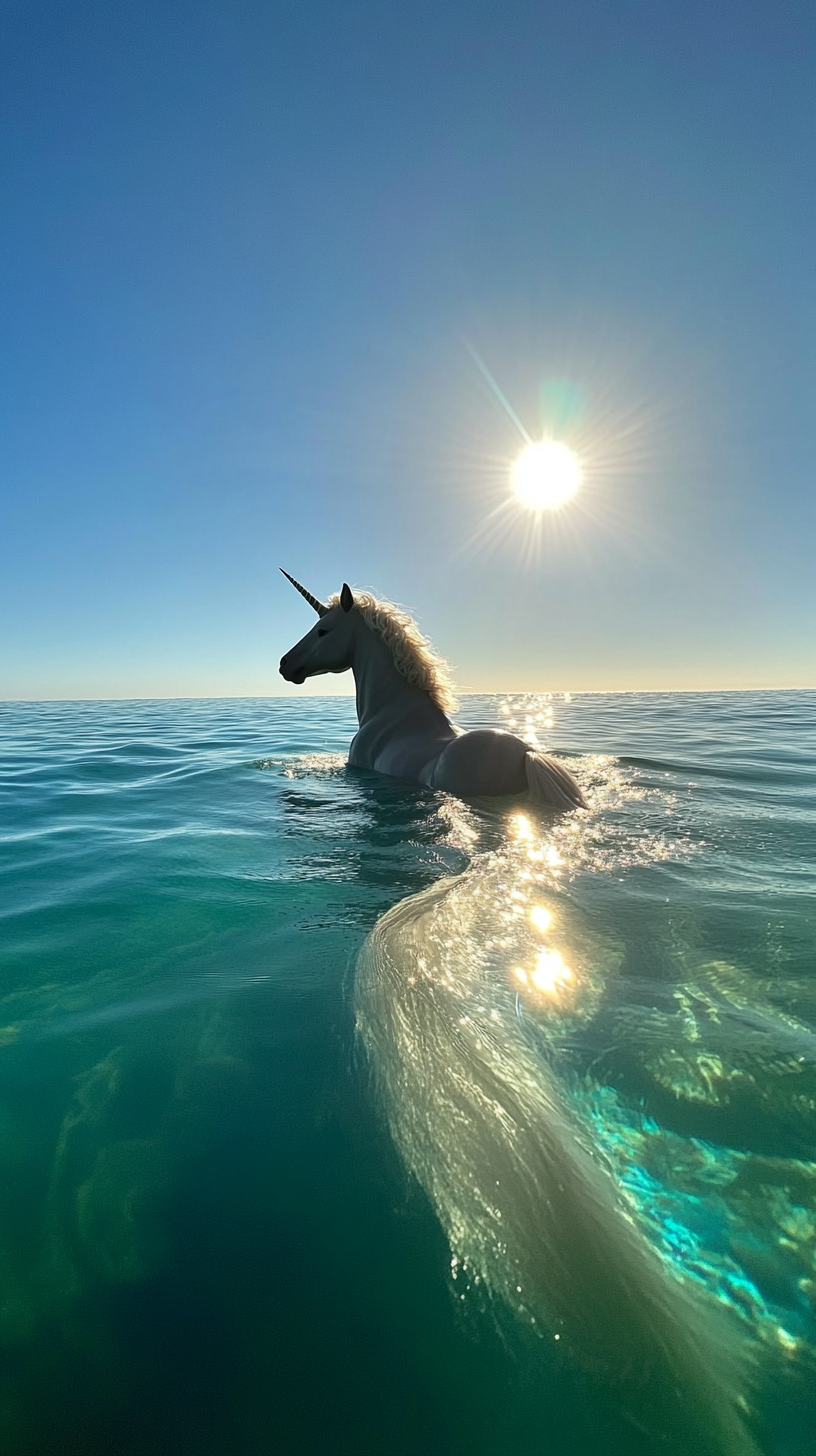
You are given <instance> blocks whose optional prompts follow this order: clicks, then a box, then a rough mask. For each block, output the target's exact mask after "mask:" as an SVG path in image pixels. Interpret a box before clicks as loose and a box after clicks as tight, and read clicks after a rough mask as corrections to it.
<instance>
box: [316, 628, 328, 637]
mask: <svg viewBox="0 0 816 1456" xmlns="http://www.w3.org/2000/svg"><path fill="white" fill-rule="evenodd" d="M328 630H329V629H328V627H318V629H317V635H318V637H325V636H326V634H327V632H328Z"/></svg>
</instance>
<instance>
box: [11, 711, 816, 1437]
mask: <svg viewBox="0 0 816 1456" xmlns="http://www.w3.org/2000/svg"><path fill="white" fill-rule="evenodd" d="M458 721H459V722H460V723H461V724H462V725H463V726H464V727H477V726H501V725H509V726H511V727H514V729H515V731H517V732H519V733H521V734H522V736H526V737H528V738H529V737H533V738H534V740H535V741H536V742H538V743H540V744H541V745H542V746H543V747H545V748H546V749H547V750H548V751H551V752H554V753H556V754H559V755H563V757H564V760H565V761H566V762H567V763H568V764H569V766H570V768H571V769H572V770H573V771H574V772H575V773H576V776H577V777H578V778H579V780H580V782H581V783H582V786H583V787H584V791H585V794H586V797H587V800H588V803H589V808H588V810H587V811H586V812H582V813H579V814H577V815H572V816H566V817H564V818H561V819H558V818H556V817H553V816H549V817H548V816H547V815H546V814H541V815H538V816H536V815H534V814H533V813H532V812H531V811H529V810H525V809H524V808H523V806H522V807H521V808H520V807H519V805H518V804H512V803H505V802H500V803H494V804H489V803H487V804H481V805H470V806H468V805H463V804H461V803H459V802H458V801H455V800H451V799H449V798H446V796H444V795H440V794H436V793H433V792H431V791H429V790H425V789H423V788H420V787H418V786H414V785H411V784H408V783H402V782H400V781H397V780H391V779H386V778H382V777H379V776H377V775H373V774H368V773H364V772H360V771H353V770H348V769H346V767H345V752H346V750H347V747H348V743H349V741H350V738H351V736H352V734H353V732H354V730H355V726H356V724H355V719H354V704H353V700H352V699H350V698H349V699H345V698H343V699H338V698H323V699H320V698H304V699H302V700H300V701H298V700H297V699H294V698H290V699H275V698H270V699H252V700H249V699H247V700H221V699H219V700H208V701H204V700H201V701H196V700H182V701H145V702H130V701H128V702H77V703H63V702H48V703H5V704H2V705H0V776H1V784H0V791H1V792H2V799H1V800H0V803H1V804H2V818H0V887H1V889H2V893H1V894H0V955H1V956H2V968H1V969H0V997H1V998H2V999H1V1000H0V1351H1V1352H2V1353H1V1357H0V1451H2V1453H4V1456H5V1453H8V1456H92V1453H93V1456H97V1453H99V1456H103V1453H104V1456H119V1453H121V1456H170V1453H172V1456H271V1453H276V1456H277V1453H280V1456H290V1453H291V1456H301V1453H302V1456H504V1453H512V1456H544V1453H551V1456H590V1453H592V1456H624V1453H625V1456H658V1453H659V1452H666V1451H669V1450H671V1451H672V1452H675V1451H678V1450H680V1451H682V1450H683V1449H685V1448H684V1447H683V1438H681V1437H676V1435H675V1434H673V1431H672V1430H670V1429H669V1426H671V1425H672V1421H671V1420H670V1419H668V1418H667V1417H666V1409H668V1406H667V1405H666V1401H669V1404H670V1402H671V1400H674V1399H675V1398H677V1399H682V1400H686V1399H688V1401H689V1402H690V1404H691V1405H693V1404H694V1402H695V1401H696V1396H695V1394H694V1392H693V1391H686V1392H681V1395H680V1396H677V1394H676V1391H674V1392H671V1391H670V1392H669V1395H668V1396H667V1395H666V1393H665V1390H664V1388H663V1386H661V1385H660V1380H659V1379H658V1376H655V1377H654V1379H653V1378H652V1376H651V1375H650V1374H648V1373H644V1374H643V1376H642V1378H640V1376H639V1374H638V1370H639V1365H638V1361H640V1360H642V1359H643V1358H644V1357H643V1356H642V1355H641V1356H638V1357H637V1359H635V1357H634V1355H633V1356H632V1358H631V1359H629V1360H628V1367H632V1366H637V1367H638V1368H635V1369H634V1372H633V1369H632V1368H628V1367H627V1369H626V1370H624V1371H623V1373H621V1370H616V1371H614V1372H613V1373H612V1374H610V1371H611V1367H612V1366H613V1365H614V1363H615V1362H614V1358H613V1357H612V1356H610V1353H609V1346H610V1344H614V1345H617V1346H619V1347H620V1348H624V1347H626V1346H627V1341H628V1339H629V1335H630V1330H629V1326H630V1325H633V1324H636V1323H637V1321H638V1320H639V1319H640V1304H639V1303H638V1300H639V1293H638V1288H639V1285H638V1281H639V1280H640V1279H641V1278H642V1279H643V1280H644V1281H646V1282H648V1281H649V1280H651V1281H652V1282H653V1284H654V1287H655V1288H657V1287H658V1285H659V1288H660V1290H661V1291H662V1292H661V1293H660V1294H659V1295H656V1296H654V1299H653V1305H654V1307H655V1308H657V1306H660V1308H659V1313H658V1315H656V1316H655V1318H663V1317H664V1308H663V1304H664V1302H665V1311H668V1313H666V1314H665V1318H666V1320H667V1321H673V1320H675V1321H680V1322H682V1320H684V1319H686V1318H688V1319H689V1320H699V1322H700V1324H699V1327H700V1329H702V1328H703V1327H705V1330H706V1332H707V1333H706V1335H705V1338H706V1339H708V1332H709V1331H710V1330H713V1331H715V1337H714V1342H713V1345H712V1348H715V1347H716V1346H717V1342H718V1340H719V1341H721V1345H722V1348H725V1347H726V1346H729V1347H730V1346H731V1345H733V1347H734V1349H735V1350H737V1351H738V1352H739V1353H738V1355H737V1356H736V1357H735V1361H736V1364H735V1367H734V1368H737V1366H738V1372H737V1374H736V1375H735V1374H734V1373H733V1371H732V1369H731V1366H730V1365H729V1366H728V1367H727V1368H726V1367H725V1366H724V1367H723V1371H722V1372H720V1371H719V1369H713V1365H712V1369H713V1376H712V1380H713V1384H714V1385H716V1384H717V1382H719V1381H722V1382H727V1381H731V1382H732V1384H733V1385H734V1388H735V1389H737V1387H739V1390H738V1400H739V1401H741V1402H742V1403H743V1404H742V1405H741V1406H740V1409H743V1410H745V1411H746V1412H749V1414H746V1415H745V1418H744V1430H745V1431H746V1432H750V1434H749V1435H745V1438H744V1441H745V1444H743V1437H742V1436H741V1435H739V1434H734V1432H733V1431H732V1432H731V1433H730V1434H729V1431H728V1429H726V1427H723V1431H724V1434H718V1433H717V1432H716V1431H715V1432H714V1434H713V1435H711V1437H710V1445H709V1446H706V1448H705V1449H706V1451H708V1450H711V1451H712V1452H715V1453H716V1452H719V1453H720V1456H728V1453H732V1456H734V1453H736V1452H737V1451H738V1450H739V1451H740V1452H742V1451H748V1450H757V1451H764V1452H766V1453H768V1456H812V1453H813V1452H814V1451H816V1435H814V1432H816V1400H814V1392H816V1379H814V1373H816V1372H815V1369H814V1367H815V1366H816V1361H814V1355H815V1354H816V1327H815V1325H814V1292H815V1291H816V1265H815V1264H814V1258H815V1257H816V1149H815V1148H814V1144H815V1143H816V955H814V942H815V939H816V897H815V893H814V892H816V854H814V851H815V850H816V693H814V692H807V691H800V692H765V693H759V692H757V693H722V694H715V693H701V694H581V695H576V696H574V697H572V698H569V697H568V696H566V697H565V696H564V695H562V694H553V695H547V694H543V695H523V696H515V697H509V698H508V697H499V696H497V697H494V696H471V697H467V698H466V699H464V702H463V706H462V710H461V712H460V714H459V715H458ZM411 897H418V898H416V899H413V898H411ZM394 907H401V908H398V909H395V908H394ZM388 912H392V913H391V914H390V915H389V916H388V918H387V919H386V920H383V919H382V917H383V916H386V915H387V913H388ZM375 926H376V927H378V928H377V930H376V931H374V928H375ZM372 931H374V937H373V939H372V938H370V937H371V932H372ZM367 938H368V939H367ZM361 952H362V956H361ZM499 1169H501V1172H500V1173H499ZM553 1170H554V1171H553ZM494 1173H495V1174H496V1175H497V1176H496V1177H495V1178H494V1177H493V1175H494ZM550 1180H552V1181H550ZM493 1183H495V1187H496V1190H497V1191H496V1192H495V1195H494V1194H493V1193H491V1192H490V1191H489V1190H488V1184H490V1185H491V1187H492V1185H493ZM565 1187H566V1188H567V1193H568V1194H569V1196H570V1197H572V1199H573V1203H572V1205H571V1206H570V1210H568V1211H567V1212H565V1211H564V1210H565V1206H564V1205H563V1204H562V1203H559V1197H558V1195H559V1193H560V1194H563V1195H564V1197H565V1198H566V1197H567V1193H564V1189H565ZM582 1189H583V1190H587V1189H588V1190H590V1192H588V1193H586V1194H584V1193H581V1192H580V1190H582ZM576 1190H578V1191H576ZM582 1198H585V1199H586V1200H587V1201H589V1202H590V1203H591V1204H592V1217H593V1219H594V1220H595V1222H594V1224H593V1225H592V1230H594V1232H593V1231H590V1233H585V1232H584V1231H583V1227H581V1228H579V1227H578V1225H580V1224H581V1220H582V1217H583V1213H582V1206H581V1199H582ZM576 1200H577V1201H576ZM581 1239H584V1244H583V1245H581V1242H580V1241H581ZM598 1240H600V1243H598ZM601 1244H602V1245H603V1248H604V1250H606V1252H605V1253H604V1255H603V1258H601V1257H600V1254H599V1252H598V1250H599V1248H600V1246H601ZM624 1245H626V1247H627V1249H628V1250H629V1253H627V1254H625V1255H624V1254H623V1253H621V1259H622V1260H624V1262H625V1259H626V1258H629V1259H631V1260H632V1261H634V1262H633V1263H631V1264H630V1265H626V1268H631V1269H634V1270H635V1273H634V1274H629V1275H627V1276H626V1278H625V1279H624V1280H623V1283H625V1284H626V1289H627V1293H626V1299H627V1300H629V1301H630V1302H629V1303H626V1302H624V1303H623V1304H621V1302H620V1300H616V1299H613V1298H612V1296H609V1297H608V1300H607V1303H604V1300H606V1299H607V1296H608V1288H607V1284H606V1283H605V1282H604V1281H605V1279H606V1274H607V1272H608V1268H609V1266H610V1264H611V1263H614V1261H615V1259H616V1257H617V1253H616V1250H617V1249H618V1248H619V1247H620V1249H623V1247H624ZM593 1259H595V1260H596V1262H597V1269H596V1270H594V1272H593V1267H594V1266H593V1264H592V1260H593ZM622 1267H623V1265H622ZM520 1271H523V1272H520ZM638 1271H640V1272H638ZM621 1277H622V1279H623V1276H621ZM517 1280H518V1282H517ZM621 1287H623V1285H621ZM604 1291H606V1293H604ZM651 1297H652V1296H650V1298H651ZM655 1300H656V1301H657V1303H656V1304H655ZM672 1311H675V1313H672ZM676 1311H679V1313H676ZM688 1311H693V1313H688ZM709 1321H710V1324H709ZM667 1327H668V1326H667ZM650 1328H651V1327H650ZM638 1338H640V1336H638ZM701 1338H702V1337H701ZM667 1340H668V1343H671V1339H670V1338H669V1337H668V1336H667ZM632 1341H633V1343H632V1349H633V1350H635V1349H636V1348H640V1347H639V1346H638V1345H637V1340H636V1339H635V1336H634V1335H632ZM655 1344H656V1345H660V1346H661V1348H662V1341H661V1340H660V1339H658V1340H657V1341H656V1342H655ZM613 1354H614V1352H613ZM627 1358H628V1357H627ZM645 1358H646V1363H647V1364H648V1360H649V1359H651V1356H650V1355H648V1356H647V1357H645ZM655 1358H656V1359H657V1358H658V1357H657V1356H656V1357H655ZM714 1364H716V1361H714ZM709 1365H711V1362H709ZM689 1368H691V1367H689ZM644 1370H645V1366H644ZM708 1375H711V1370H709V1371H708V1373H707V1375H706V1378H708ZM661 1378H662V1377H661ZM684 1378H685V1377H684ZM697 1378H698V1376H697V1375H696V1374H691V1375H689V1376H688V1377H687V1379H688V1380H689V1381H691V1382H693V1381H694V1380H696V1379H697ZM702 1378H703V1377H702V1376H700V1379H702ZM677 1383H678V1382H677V1381H675V1384H677ZM680 1383H681V1384H682V1381H681V1382H680ZM669 1384H671V1381H670V1382H669ZM661 1392H662V1393H661ZM708 1398H709V1397H708V1396H706V1399H708ZM710 1398H711V1399H712V1400H716V1398H717V1397H716V1392H715V1393H714V1394H713V1395H711V1397H710ZM700 1399H701V1402H702V1404H701V1406H700V1408H701V1409H703V1408H704V1401H703V1398H702V1396H701V1398H700ZM661 1402H663V1404H662V1405H661ZM742 1420H743V1418H742V1416H740V1421H742ZM667 1421H668V1424H667ZM713 1429H714V1427H713V1426H712V1430H713ZM706 1439H708V1438H706ZM754 1443H755V1444H754ZM687 1449H688V1456H697V1449H700V1448H695V1451H694V1452H692V1449H691V1448H690V1447H688V1448H687Z"/></svg>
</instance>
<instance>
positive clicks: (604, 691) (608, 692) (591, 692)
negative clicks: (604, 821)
mask: <svg viewBox="0 0 816 1456" xmlns="http://www.w3.org/2000/svg"><path fill="white" fill-rule="evenodd" d="M812 692H816V683H794V684H790V685H786V686H784V687H779V686H776V687H756V686H755V685H754V686H752V687H727V688H714V687H704V688H640V687H638V688H500V689H495V688H494V689H486V688H462V689H460V691H459V693H458V697H460V698H522V697H544V696H546V694H547V693H549V694H551V695H552V694H556V695H559V696H564V695H569V697H571V698H589V697H612V696H618V697H631V696H634V695H635V694H638V695H641V696H649V695H652V696H658V695H661V694H666V695H672V694H677V695H679V694H681V693H694V694H698V695H702V694H704V693H812ZM354 696H355V695H354V693H353V692H348V693H345V692H344V693H303V694H302V695H301V696H300V697H298V696H297V695H296V694H294V693H174V694H165V695H151V694H144V693H141V694H134V695H133V696H117V697H55V698H4V697H0V704H4V703H9V704H12V703H209V702H222V703H241V702H267V701H270V702H292V703H298V702H301V703H302V702H316V701H320V702H329V701H332V702H333V701H336V700H337V699H344V698H348V699H350V700H353V699H354Z"/></svg>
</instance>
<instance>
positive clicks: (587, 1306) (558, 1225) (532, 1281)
mask: <svg viewBox="0 0 816 1456" xmlns="http://www.w3.org/2000/svg"><path fill="white" fill-rule="evenodd" d="M511 826H512V828H513V830H514V837H513V840H512V841H511V842H510V843H509V844H508V845H507V846H505V847H504V848H503V849H500V850H498V851H495V852H493V853H489V854H485V855H482V856H480V857H479V858H477V859H476V860H475V862H474V864H473V865H472V867H471V869H469V870H468V871H466V872H465V873H464V874H463V875H461V876H459V877H457V878H456V879H451V880H446V881H444V882H442V883H441V884H438V885H436V886H434V887H432V888H431V889H429V890H426V891H424V892H422V893H421V894H419V895H415V896H413V897H411V898H410V899H408V900H405V901H403V902H402V903H401V904H399V905H398V906H396V907H395V908H394V909H393V910H391V911H389V913H388V914H386V915H385V916H383V917H382V919H381V920H380V921H379V922H378V923H377V925H376V926H375V928H374V930H373V931H372V932H371V934H370V935H369V937H368V939H367V941H366V943H365V945H364V947H363V949H362V952H361V954H360V958H359V962H358V967H357V976H356V987H355V1002H356V1017H357V1028H358V1033H359V1036H360V1038H361V1040H362V1043H363V1045H364V1047H365V1050H366V1053H367V1056H368V1060H369V1063H370V1066H371V1069H372V1073H373V1078H374V1083H375V1088H376V1093H377V1096H378V1100H379V1102H380V1105H381V1107H382V1110H383V1113H384V1116H385V1118H386V1121H387V1123H388V1126H389V1128H390V1131H391V1134H392V1136H393V1138H394V1141H395V1143H396V1146H397V1148H398V1149H399V1151H400V1154H401V1156H402V1158H403V1160H404V1162H405V1164H406V1166H407V1168H408V1169H409V1170H410V1172H411V1173H412V1174H413V1175H414V1176H415V1177H416V1178H417V1179H418V1181H419V1182H420V1184H421V1185H422V1186H423V1187H424V1189H425V1190H426V1192H427V1194H428V1196H429V1198H430V1200H431V1202H432V1204H433V1206H434V1208H435V1209H436V1212H437V1214H438V1217H439V1219H440V1221H441V1223H442V1225H443V1227H444V1229H445V1232H446V1234H447V1237H448V1240H449V1243H450V1247H451V1255H452V1268H453V1271H454V1273H455V1274H458V1275H459V1276H460V1277H462V1276H464V1278H465V1279H467V1280H470V1281H471V1282H473V1283H479V1284H481V1285H482V1286H483V1287H484V1288H485V1289H486V1290H487V1291H488V1293H489V1295H490V1296H491V1297H493V1298H494V1299H497V1300H499V1301H500V1302H501V1303H502V1304H503V1305H504V1306H506V1307H508V1308H510V1309H513V1310H515V1312H516V1318H517V1319H518V1320H519V1321H521V1322H523V1323H524V1324H525V1325H527V1327H528V1328H534V1329H535V1330H536V1331H538V1332H539V1333H540V1334H541V1336H542V1338H544V1339H549V1340H557V1341H558V1342H559V1349H560V1350H561V1351H562V1352H564V1354H566V1356H567V1357H568V1358H569V1359H570V1360H571V1361H572V1362H574V1364H575V1365H576V1366H578V1367H580V1368H582V1369H584V1370H585V1371H588V1372H590V1374H591V1376H592V1378H593V1379H597V1380H599V1381H601V1382H603V1383H605V1384H607V1385H611V1386H613V1387H614V1388H615V1392H616V1401H617V1403H618V1404H619V1406H620V1409H621V1412H622V1414H623V1415H624V1416H625V1417H626V1418H628V1419H629V1420H630V1421H631V1422H632V1423H633V1424H634V1425H635V1426H636V1427H637V1428H638V1429H639V1430H640V1431H641V1432H643V1433H645V1434H646V1435H647V1436H648V1437H650V1438H651V1439H653V1441H654V1444H655V1447H656V1448H657V1447H659V1449H660V1450H661V1451H664V1452H672V1453H676V1456H681V1453H682V1456H688V1453H689V1452H692V1451H693V1452H694V1453H695V1456H753V1453H756V1452H757V1450H758V1447H757V1445H756V1443H755V1441H754V1438H753V1437H752V1435H751V1433H750V1430H749V1427H748V1423H747V1419H746V1416H747V1404H746V1391H747V1388H748V1382H749V1375H750V1369H749V1364H750V1362H749V1356H748V1352H747V1347H746V1343H745V1340H744V1338H743V1335H742V1332H741V1331H740V1330H739V1329H738V1327H737V1325H736V1323H735V1322H733V1321H732V1320H731V1318H730V1317H729V1315H728V1314H727V1313H725V1312H724V1311H723V1310H721V1309H720V1308H718V1307H717V1306H716V1305H715V1303H714V1302H713V1301H711V1300H707V1299H706V1298H705V1296H704V1295H703V1294H702V1293H701V1292H700V1291H699V1290H698V1289H696V1288H695V1287H693V1286H692V1285H691V1283H690V1282H682V1281H681V1280H680V1279H678V1278H677V1277H676V1276H675V1275H674V1274H673V1273H672V1272H671V1271H670V1269H669V1266H668V1264H667V1262H666V1261H665V1260H664V1259H663V1258H661V1256H660V1254H659V1253H658V1252H657V1251H656V1249H655V1248H654V1246H653V1245H652V1244H651V1243H650V1242H649V1240H648V1239H647V1238H646V1237H645V1235H644V1233H643V1232H642V1231H641V1229H640V1227H639V1226H638V1224H637V1222H636V1221H635V1219H634V1218H633V1216H632V1214H631V1211H630V1210H629V1208H628V1207H627V1205H626V1203H625V1202H624V1200H623V1199H622V1197H621V1195H620V1192H619V1190H618V1188H617V1187H616V1184H615V1181H614V1180H613V1177H612V1176H611V1173H610V1171H609V1169H608V1166H607V1164H606V1162H605V1160H604V1159H603V1157H602V1156H600V1155H599V1151H598V1148H597V1145H596V1144H594V1142H593V1140H592V1137H591V1133H590V1132H589V1130H588V1127H587V1125H586V1124H584V1123H582V1121H581V1120H580V1119H579V1118H578V1117H577V1116H576V1114H575V1111H574V1109H573V1108H572V1106H571V1104H570V1101H569V1099H568V1096H567V1094H566V1090H565V1087H564V1084H563V1083H562V1081H561V1079H560V1078H559V1076H558V1074H557V1071H556V1070H555V1066H556V1064H555V1062H554V1061H553V1059H552V1058H551V1057H550V1056H548V1055H547V1052H546V1040H547V1037H548V1035H549V1039H550V1041H551V1042H552V1044H555V1042H557V1040H558V1039H559V1038H562V1037H566V1036H568V1035H569V1033H570V1028H571V1027H572V1028H575V1027H576V1026H578V1025H580V1023H582V1022H584V1021H586V1020H587V1019H588V1018H589V1017H590V1016H591V1015H592V1013H593V1011H594V1009H595V1007H596V1006H597V1004H598V999H599V996H600V995H601V993H602V989H603V986H604V983H605V981H606V980H607V979H608V978H609V977H610V976H612V975H614V974H615V970H616V955H615V948H614V946H612V947H611V948H610V947H604V946H603V945H602V944H600V943H597V942H595V943H593V942H592V939H591V937H588V935H587V932H586V931H585V930H584V931H582V930H581V927H580V925H579V924H578V923H577V920H576V917H575V916H574V915H572V914H571V911H570V907H569V903H568V902H567V900H566V899H565V898H564V897H561V896H559V893H558V889H557V884H556V883H555V882H554V879H553V874H552V871H553V869H555V870H556V872H557V865H554V864H553V861H556V862H557V861H558V859H559V855H558V851H557V850H556V849H554V848H553V844H552V839H550V843H549V848H547V847H546V841H540V840H539V839H538V837H537V835H536V834H535V833H534V831H533V830H532V829H531V827H530V825H529V822H528V821H527V820H525V819H524V818H523V817H521V816H516V817H515V819H514V820H512V821H511ZM548 869H549V871H550V873H548ZM528 1006H529V1007H530V1011H531V1022H530V1025H531V1026H537V1027H539V1028H541V1027H543V1028H544V1042H545V1045H544V1046H542V1042H541V1037H538V1038H537V1040H535V1041H534V1040H533V1039H531V1036H530V1035H529V1031H528V1026H527V1018H526V1016H525V1008H526V1007H528ZM545 1008H546V1014H545V1015H544V1016H542V1015H541V1013H542V1011H544V1010H545Z"/></svg>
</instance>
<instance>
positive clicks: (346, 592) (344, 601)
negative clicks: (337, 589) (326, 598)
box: [340, 581, 354, 612]
mask: <svg viewBox="0 0 816 1456" xmlns="http://www.w3.org/2000/svg"><path fill="white" fill-rule="evenodd" d="M340 605H341V607H342V608H343V611H344V612H350V611H351V609H352V607H353V606H354V597H353V596H352V594H351V587H350V586H349V584H348V582H345V581H344V582H343V590H342V591H341V593H340Z"/></svg>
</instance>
